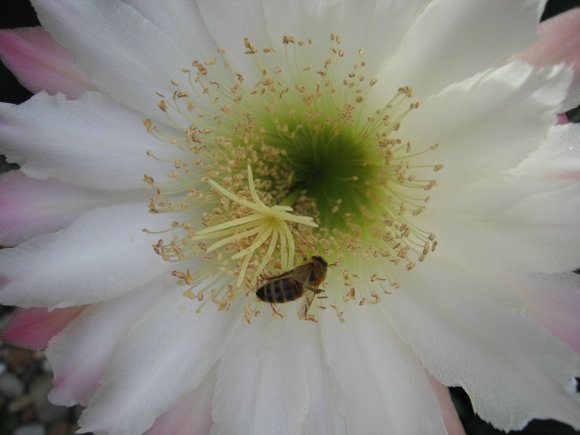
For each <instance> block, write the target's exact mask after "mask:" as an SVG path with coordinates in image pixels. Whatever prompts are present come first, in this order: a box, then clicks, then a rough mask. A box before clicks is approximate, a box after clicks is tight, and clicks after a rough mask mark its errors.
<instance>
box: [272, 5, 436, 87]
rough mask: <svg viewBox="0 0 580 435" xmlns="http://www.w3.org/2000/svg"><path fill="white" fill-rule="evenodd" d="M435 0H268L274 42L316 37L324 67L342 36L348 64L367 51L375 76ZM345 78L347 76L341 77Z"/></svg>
mask: <svg viewBox="0 0 580 435" xmlns="http://www.w3.org/2000/svg"><path fill="white" fill-rule="evenodd" d="M429 2H430V0H407V1H405V0H395V1H390V2H386V1H383V0H369V1H365V2H363V3H360V2H352V1H344V0H340V1H327V0H314V1H313V0H301V1H292V2H290V1H274V2H272V1H268V0H264V1H263V3H264V14H265V16H266V19H267V26H268V32H269V34H270V39H271V40H272V42H274V43H277V44H280V42H281V41H282V38H283V36H284V35H293V36H295V37H296V39H297V40H307V39H309V38H311V39H312V40H313V42H314V44H313V47H312V50H313V52H314V53H316V54H317V55H318V56H319V60H318V62H319V63H318V64H316V57H314V58H313V59H312V61H313V63H314V64H313V65H312V66H313V67H319V66H321V65H322V63H323V62H324V60H325V59H326V57H327V56H328V50H329V48H330V42H331V41H330V35H331V33H334V34H335V35H339V36H340V37H341V39H342V44H341V47H342V48H343V49H344V51H345V57H346V59H352V61H348V62H346V63H347V64H348V65H347V67H348V68H351V67H352V65H353V64H355V63H356V62H357V60H358V56H359V54H358V50H359V49H363V50H364V53H365V59H366V60H367V66H366V68H365V72H366V73H367V75H369V76H371V77H372V76H374V75H376V74H377V72H378V70H379V69H380V68H381V67H382V65H383V63H384V62H385V61H386V59H388V58H389V57H390V56H391V55H392V53H393V52H394V51H395V50H396V49H397V47H398V45H399V44H400V42H401V40H402V38H403V36H404V35H405V33H406V32H407V30H408V29H409V27H410V26H411V25H412V24H413V22H414V21H415V20H416V18H417V16H418V14H419V13H420V11H421V10H422V9H423V8H425V6H426V5H427V4H428V3H429ZM338 77H339V78H340V79H342V77H341V76H340V75H339V76H338Z"/></svg>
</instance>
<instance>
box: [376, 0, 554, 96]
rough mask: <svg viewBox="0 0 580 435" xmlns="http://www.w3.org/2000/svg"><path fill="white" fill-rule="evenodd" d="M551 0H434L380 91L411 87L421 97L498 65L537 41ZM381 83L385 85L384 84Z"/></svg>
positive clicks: (402, 46) (388, 70)
mask: <svg viewBox="0 0 580 435" xmlns="http://www.w3.org/2000/svg"><path fill="white" fill-rule="evenodd" d="M545 3H546V0H517V1H507V2H506V1H504V0H487V1H481V0H452V1H449V0H434V1H433V2H431V3H430V4H429V5H428V6H427V8H426V9H425V11H424V12H423V14H421V16H420V17H419V18H418V19H417V20H416V21H415V23H414V24H413V26H412V27H411V28H410V29H409V31H408V32H407V34H406V35H405V38H404V39H403V41H402V43H401V44H400V46H399V49H398V50H397V52H396V53H395V54H394V55H393V56H391V57H390V59H389V61H388V63H386V64H385V68H384V71H385V75H386V78H387V79H388V80H384V81H382V80H380V81H379V86H380V89H390V90H389V91H388V92H385V94H386V95H392V94H393V91H395V90H396V89H397V88H398V87H399V86H405V85H406V86H411V87H413V88H414V89H415V92H416V95H417V96H418V97H419V98H420V99H421V98H425V97H427V96H429V95H431V94H434V93H436V92H438V91H440V90H441V89H443V88H445V87H446V86H448V85H449V84H451V83H454V82H458V81H461V80H464V79H466V78H468V77H470V76H472V75H473V74H475V73H477V72H479V71H483V70H485V69H487V68H490V67H493V66H500V65H502V64H503V63H504V62H505V61H506V60H507V59H508V58H509V57H510V56H511V55H512V54H514V53H516V52H518V51H520V50H523V49H524V48H526V47H528V46H530V45H531V44H532V43H533V42H534V41H535V40H536V39H537V23H538V22H539V19H540V15H541V12H542V11H543V10H544V4H545ZM381 82H382V83H386V86H384V85H383V84H381Z"/></svg>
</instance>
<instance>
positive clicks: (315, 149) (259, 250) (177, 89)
mask: <svg viewBox="0 0 580 435" xmlns="http://www.w3.org/2000/svg"><path fill="white" fill-rule="evenodd" d="M313 44H314V43H313V41H311V40H308V41H297V40H296V39H295V38H294V37H292V36H285V37H284V38H283V40H282V41H281V44H280V45H279V46H276V47H266V48H261V49H258V48H256V47H255V46H254V45H253V44H252V42H251V41H250V40H249V39H248V38H245V39H244V46H245V54H246V55H247V56H252V57H253V58H254V60H255V63H256V65H257V67H256V71H257V73H256V74H255V76H254V77H245V76H244V75H243V74H242V73H239V72H235V71H232V69H231V67H230V64H229V62H228V58H227V55H226V53H225V51H224V50H222V49H220V50H218V54H219V58H218V59H212V60H210V61H207V62H204V63H201V62H199V61H194V62H193V63H192V66H193V68H184V69H183V70H182V71H183V74H184V76H185V79H184V80H182V81H183V82H184V83H186V85H183V84H180V83H178V82H177V81H172V85H173V86H174V92H173V94H172V95H171V96H170V97H167V96H165V95H162V94H158V95H159V96H160V98H161V100H160V102H159V108H160V110H161V111H162V112H164V114H165V115H166V117H167V124H169V125H172V126H173V127H174V128H175V130H173V131H172V130H171V129H169V128H161V127H158V126H157V125H156V124H154V123H153V121H151V120H145V122H144V123H145V126H146V127H147V129H148V131H149V132H151V133H152V134H154V135H156V136H157V137H158V138H159V139H161V140H163V141H164V142H167V143H169V144H171V145H172V146H176V147H177V148H176V152H177V154H178V155H179V157H178V158H176V160H175V161H174V162H172V163H173V166H174V168H173V170H172V171H171V172H170V174H169V180H167V181H166V182H159V181H158V180H153V179H151V178H150V177H146V181H147V182H148V183H149V184H151V185H153V186H154V188H155V194H154V197H153V198H152V200H151V203H150V211H151V212H155V213H157V212H173V213H175V212H181V213H183V215H184V219H183V220H180V221H178V222H175V223H174V226H173V227H172V228H171V234H172V238H171V240H170V241H165V240H160V241H159V243H158V244H157V245H156V246H155V249H156V251H157V252H158V253H159V254H160V255H162V256H163V257H164V258H165V259H166V260H168V261H184V260H187V259H190V258H196V259H197V260H196V262H198V263H199V262H201V263H203V264H201V265H196V273H192V272H191V271H190V270H189V269H188V270H187V271H185V272H174V274H175V275H176V276H177V277H178V278H179V279H180V281H181V282H182V283H183V284H185V285H188V286H189V290H188V293H187V294H188V295H189V296H190V297H196V298H198V299H204V298H206V296H205V295H206V294H208V293H210V294H211V295H212V297H211V299H212V300H214V301H217V302H218V303H219V304H220V306H222V307H227V306H229V303H230V302H231V301H232V300H233V299H235V298H236V297H237V296H238V295H239V294H245V295H249V296H250V298H251V297H252V296H253V295H254V293H255V290H256V288H257V286H259V285H263V284H264V281H265V280H266V279H265V278H264V277H265V276H273V275H279V274H280V273H284V272H288V271H289V270H291V269H292V268H293V267H295V263H296V262H295V257H302V258H310V257H312V256H324V257H325V258H326V260H327V261H328V262H331V263H334V264H333V267H334V268H335V269H336V270H335V271H334V273H329V274H328V276H329V280H330V279H333V280H334V282H333V283H332V287H333V291H332V297H331V296H330V295H329V293H331V292H326V293H327V295H325V296H320V297H319V298H320V299H323V298H326V297H331V298H332V300H333V302H336V301H337V300H339V299H341V300H358V302H359V303H360V304H363V303H365V302H366V301H368V302H372V301H378V300H379V298H380V296H379V295H380V294H384V293H387V294H388V293H389V291H390V290H389V289H390V288H392V287H397V286H398V284H397V282H396V278H395V275H396V273H395V272H394V271H395V270H396V269H395V268H394V267H385V262H389V263H390V264H391V265H393V266H395V265H399V264H402V265H403V266H404V268H405V269H407V270H411V269H412V268H413V267H414V266H415V264H416V262H421V261H423V260H424V259H425V257H426V256H427V255H428V253H429V252H431V251H432V250H434V249H435V246H436V240H435V236H434V235H433V234H431V233H428V232H426V231H424V230H422V229H420V228H417V227H416V226H414V225H413V223H412V220H413V219H412V218H413V216H416V215H417V214H419V213H421V212H422V211H423V210H424V208H425V204H426V203H427V201H428V200H429V196H427V193H426V192H428V191H429V190H430V189H432V188H433V187H434V186H435V185H436V183H435V180H434V179H430V178H427V179H425V178H420V179H419V177H418V176H417V175H416V171H417V170H420V171H422V172H421V173H424V171H425V169H430V170H432V171H434V172H437V171H439V170H440V169H441V168H442V165H441V164H433V165H431V166H429V167H428V168H426V167H425V165H421V166H417V165H414V164H413V157H414V156H416V155H418V154H424V153H426V152H429V151H432V150H434V149H436V148H437V145H436V144H434V145H433V146H431V147H429V148H427V149H423V150H414V149H413V147H412V145H411V144H410V143H409V142H405V141H404V140H403V139H402V138H398V137H397V136H396V134H397V131H398V130H399V127H400V124H401V122H403V120H404V119H405V117H406V116H408V115H409V114H410V113H411V112H412V111H414V110H416V109H418V108H419V103H417V102H414V101H412V100H411V99H412V89H411V88H409V87H401V88H399V90H398V92H397V93H396V95H394V96H393V97H392V98H391V99H390V100H388V101H386V102H385V103H384V104H383V105H381V106H379V107H371V105H370V104H368V103H366V101H367V97H368V96H369V94H370V93H371V92H372V91H373V86H374V85H375V84H376V82H377V80H376V79H374V78H367V77H366V75H365V66H366V61H365V60H364V52H363V50H359V51H358V52H357V53H355V54H354V55H352V54H351V55H349V54H347V53H345V51H344V50H343V49H342V48H341V39H340V37H338V36H336V35H334V34H333V35H331V45H330V50H329V52H328V53H327V56H326V57H324V58H323V59H321V60H320V61H319V63H318V64H311V63H309V60H310V59H312V58H313V57H314V54H315V53H316V50H315V47H314V46H313ZM349 63H350V64H349ZM374 100H376V98H374ZM152 157H155V156H153V155H152ZM209 241H211V243H210V242H209ZM208 243H209V244H208ZM200 259H202V260H200ZM354 271H357V272H356V273H355V272H354ZM362 271H364V274H362V273H360V272H362ZM224 277H229V279H230V280H231V285H230V286H226V287H223V286H222V287H221V290H220V289H219V288H217V287H215V288H214V287H213V286H214V281H215V282H218V281H219V282H220V283H222V284H223V278H224ZM208 279H209V282H210V284H208ZM212 279H213V280H212ZM234 283H235V284H234ZM330 286H331V284H329V287H330ZM223 288H227V289H228V290H227V291H226V290H223ZM340 289H342V290H340ZM317 295H318V293H317ZM337 295H341V296H342V297H340V298H337ZM323 305H324V304H323ZM330 306H332V307H333V308H335V309H336V310H337V313H339V315H340V309H339V308H338V305H337V304H336V303H332V304H330ZM308 310H309V308H307V310H306V311H307V312H306V315H305V318H311V316H310V315H309V314H308ZM256 311H257V309H256V305H255V304H253V305H252V303H250V304H249V305H248V306H247V313H250V314H248V316H249V317H251V315H255V313H256ZM278 314H279V313H278Z"/></svg>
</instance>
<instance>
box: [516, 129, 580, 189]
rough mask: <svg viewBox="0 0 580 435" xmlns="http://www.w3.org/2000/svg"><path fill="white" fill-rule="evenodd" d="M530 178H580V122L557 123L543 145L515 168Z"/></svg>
mask: <svg viewBox="0 0 580 435" xmlns="http://www.w3.org/2000/svg"><path fill="white" fill-rule="evenodd" d="M513 173H514V174H517V175H525V176H528V177H529V178H544V177H546V178H550V179H555V180H572V181H575V182H577V181H578V180H580V125H578V124H573V123H570V124H566V125H555V126H553V127H552V128H550V131H549V132H548V137H547V138H546V140H545V141H544V142H543V143H542V145H541V147H540V148H539V149H537V150H536V151H534V152H533V153H532V154H531V155H530V156H529V157H528V158H527V159H526V160H524V161H523V162H522V163H521V165H519V166H518V167H517V168H515V169H514V171H513Z"/></svg>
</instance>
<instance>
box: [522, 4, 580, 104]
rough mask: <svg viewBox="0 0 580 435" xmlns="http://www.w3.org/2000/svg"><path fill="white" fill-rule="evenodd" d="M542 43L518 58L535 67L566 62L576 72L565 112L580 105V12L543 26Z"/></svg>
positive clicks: (541, 32) (561, 15)
mask: <svg viewBox="0 0 580 435" xmlns="http://www.w3.org/2000/svg"><path fill="white" fill-rule="evenodd" d="M540 34H541V38H540V40H539V41H538V42H537V43H536V44H534V45H533V46H532V47H530V48H529V49H527V50H526V51H524V52H523V53H521V54H520V55H519V56H518V57H520V58H521V59H522V60H525V61H526V62H529V63H531V64H532V65H535V66H550V65H556V64H558V63H561V62H565V63H567V64H569V65H571V66H572V67H573V68H574V81H573V82H572V86H571V88H570V91H569V96H568V98H567V99H566V101H565V103H564V110H569V109H572V108H574V107H576V106H577V105H578V104H579V103H580V8H576V9H572V10H569V11H568V12H565V13H563V14H560V15H556V16H555V17H553V18H550V19H549V20H546V21H544V22H543V23H541V24H540Z"/></svg>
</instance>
